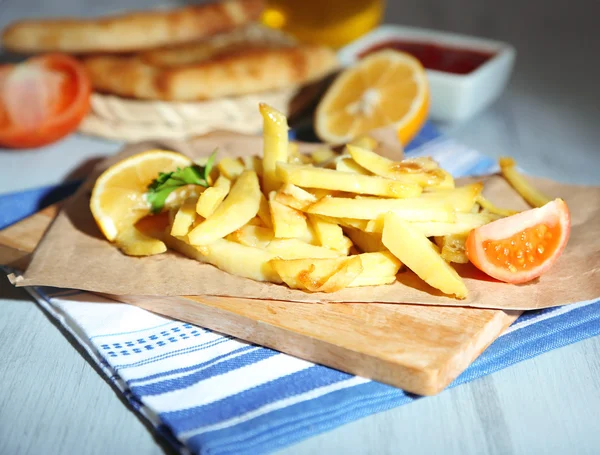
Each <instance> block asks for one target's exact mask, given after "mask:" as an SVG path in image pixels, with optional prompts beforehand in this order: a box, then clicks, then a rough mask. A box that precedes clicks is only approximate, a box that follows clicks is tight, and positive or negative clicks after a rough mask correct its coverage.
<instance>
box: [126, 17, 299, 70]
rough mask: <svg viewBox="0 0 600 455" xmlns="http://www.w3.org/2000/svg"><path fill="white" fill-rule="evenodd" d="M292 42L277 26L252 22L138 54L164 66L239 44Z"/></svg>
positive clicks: (195, 59) (192, 61)
mask: <svg viewBox="0 0 600 455" xmlns="http://www.w3.org/2000/svg"><path fill="white" fill-rule="evenodd" d="M294 44H296V41H295V40H294V39H293V38H292V37H290V36H289V35H286V34H285V33H282V32H281V31H280V30H275V29H272V28H269V27H265V26H262V25H260V24H256V23H253V24H248V25H247V26H245V27H238V28H236V29H235V30H232V31H230V32H227V33H220V34H218V35H215V36H213V37H211V38H207V39H205V40H202V41H198V42H194V43H189V44H182V45H179V46H170V47H165V48H160V49H150V50H148V51H145V52H140V53H139V54H138V56H139V58H140V60H142V61H144V62H145V63H148V64H150V65H152V66H160V67H165V68H166V67H175V66H184V65H193V64H196V63H200V62H202V61H206V60H210V59H211V58H214V57H216V56H218V55H220V54H224V53H227V52H229V51H231V50H235V49H240V48H242V47H243V48H248V47H250V46H254V47H257V46H261V47H287V46H293V45H294Z"/></svg>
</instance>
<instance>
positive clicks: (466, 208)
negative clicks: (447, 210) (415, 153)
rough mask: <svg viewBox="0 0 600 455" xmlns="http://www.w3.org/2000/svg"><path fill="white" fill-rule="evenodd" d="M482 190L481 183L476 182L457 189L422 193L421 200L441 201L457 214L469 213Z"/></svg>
mask: <svg viewBox="0 0 600 455" xmlns="http://www.w3.org/2000/svg"><path fill="white" fill-rule="evenodd" d="M482 190H483V183H481V182H476V183H471V184H470V185H465V186H461V187H458V188H446V189H443V190H438V191H432V192H423V194H421V196H420V197H421V198H423V199H429V200H436V201H443V202H445V203H447V204H448V205H450V206H451V207H452V208H454V210H456V211H458V212H467V213H468V212H470V211H471V209H472V208H473V206H474V205H475V204H476V203H477V197H478V196H479V195H480V194H481V191H482Z"/></svg>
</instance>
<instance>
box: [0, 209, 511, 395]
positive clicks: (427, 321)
mask: <svg viewBox="0 0 600 455" xmlns="http://www.w3.org/2000/svg"><path fill="white" fill-rule="evenodd" d="M57 213H58V208H57V207H53V206H51V207H48V208H46V209H44V210H43V211H41V212H38V213H36V214H35V215H33V216H31V217H30V218H26V219H25V220H22V221H20V222H18V223H16V224H14V225H12V226H10V227H8V228H6V229H4V230H3V231H0V248H3V250H2V251H0V260H2V262H4V263H5V264H7V265H9V266H12V267H15V268H19V269H23V267H24V266H25V265H26V262H27V260H28V259H29V255H28V253H31V252H32V251H33V250H34V248H35V246H36V245H37V242H38V241H39V240H40V238H41V236H42V235H43V233H44V232H45V231H46V229H47V227H48V226H49V224H50V223H51V222H52V220H53V219H54V217H55V216H56V214H57ZM4 257H6V258H7V259H8V261H5V260H4ZM109 297H110V298H112V299H114V300H118V301H121V302H125V303H130V304H132V305H136V306H139V307H141V308H144V309H146V310H149V311H153V312H155V313H159V314H162V315H164V316H169V317H172V318H175V319H179V320H182V321H186V322H191V323H194V324H197V325H200V326H201V327H206V328H209V329H212V330H216V331H218V332H221V333H225V334H228V335H233V336H235V337H238V338H241V339H243V340H246V341H250V342H252V343H256V344H259V345H262V346H267V347H269V348H273V349H276V350H278V351H281V352H285V353H288V354H291V355H294V356H296V357H300V358H303V359H306V360H310V361H312V362H315V363H319V364H322V365H327V366H330V367H332V368H336V369H339V370H342V371H346V372H349V373H353V374H356V375H359V376H363V377H368V378H372V379H375V380H378V381H380V382H384V383H387V384H391V385H394V386H396V387H400V388H402V389H404V390H407V391H409V392H412V393H416V394H420V395H434V394H437V393H439V392H441V391H442V390H443V389H444V388H445V387H446V386H447V385H448V384H450V382H451V381H452V380H453V379H454V378H456V377H457V376H458V375H459V374H460V373H462V371H464V370H465V369H466V368H467V367H468V366H469V365H470V364H471V362H472V361H473V360H474V359H475V358H476V357H477V356H478V355H479V354H480V353H481V352H482V351H483V350H484V349H485V348H486V347H487V346H488V345H489V344H490V343H491V342H492V341H494V340H495V339H496V338H497V337H498V335H500V333H502V331H503V330H504V329H505V328H506V327H508V326H509V325H510V324H511V323H512V322H513V321H514V320H515V319H516V318H517V317H518V316H519V315H520V314H521V312H518V311H512V312H507V311H501V310H483V309H477V308H462V307H433V306H423V305H398V304H375V303H355V304H348V303H338V304H302V303H297V302H283V301H276V300H258V299H239V298H230V297H214V296H194V297H150V296H144V297H136V296H114V295H111V296H109Z"/></svg>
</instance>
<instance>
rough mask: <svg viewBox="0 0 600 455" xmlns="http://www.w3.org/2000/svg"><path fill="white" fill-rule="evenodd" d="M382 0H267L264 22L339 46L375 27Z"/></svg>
mask: <svg viewBox="0 0 600 455" xmlns="http://www.w3.org/2000/svg"><path fill="white" fill-rule="evenodd" d="M384 3H385V2H384V0H267V8H266V9H265V12H264V14H263V19H262V20H263V23H264V24H266V25H268V26H269V27H272V28H276V29H281V30H283V31H285V32H288V33H290V34H292V35H293V36H295V37H296V38H297V39H298V40H300V41H302V42H305V43H311V44H322V45H326V46H331V47H334V48H339V47H342V46H344V45H345V44H348V43H349V42H351V41H353V40H355V39H356V38H358V37H360V36H362V35H364V34H365V33H367V32H369V31H371V30H372V29H373V28H375V27H377V26H378V25H379V23H380V22H381V19H382V16H383V12H384V9H385V4H384Z"/></svg>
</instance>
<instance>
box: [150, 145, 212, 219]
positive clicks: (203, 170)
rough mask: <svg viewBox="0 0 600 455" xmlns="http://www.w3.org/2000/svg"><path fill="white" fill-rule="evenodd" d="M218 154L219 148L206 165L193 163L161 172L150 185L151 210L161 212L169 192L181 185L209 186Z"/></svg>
mask: <svg viewBox="0 0 600 455" xmlns="http://www.w3.org/2000/svg"><path fill="white" fill-rule="evenodd" d="M216 156H217V150H215V151H214V152H212V154H211V155H210V156H209V157H208V160H207V161H206V165H205V166H200V165H198V164H192V165H191V166H187V167H184V168H179V167H178V168H177V170H176V171H173V172H160V173H159V174H158V178H156V179H154V180H153V181H152V183H150V185H148V192H147V193H146V199H147V200H148V203H149V204H150V211H151V212H152V213H159V212H160V211H161V210H162V209H163V207H164V206H165V201H166V200H167V198H168V197H169V194H171V193H172V192H173V191H175V190H176V189H177V188H179V187H181V186H186V185H199V186H203V187H205V188H206V187H208V186H209V182H208V176H209V175H210V171H211V170H212V168H213V164H214V162H215V157H216Z"/></svg>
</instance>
